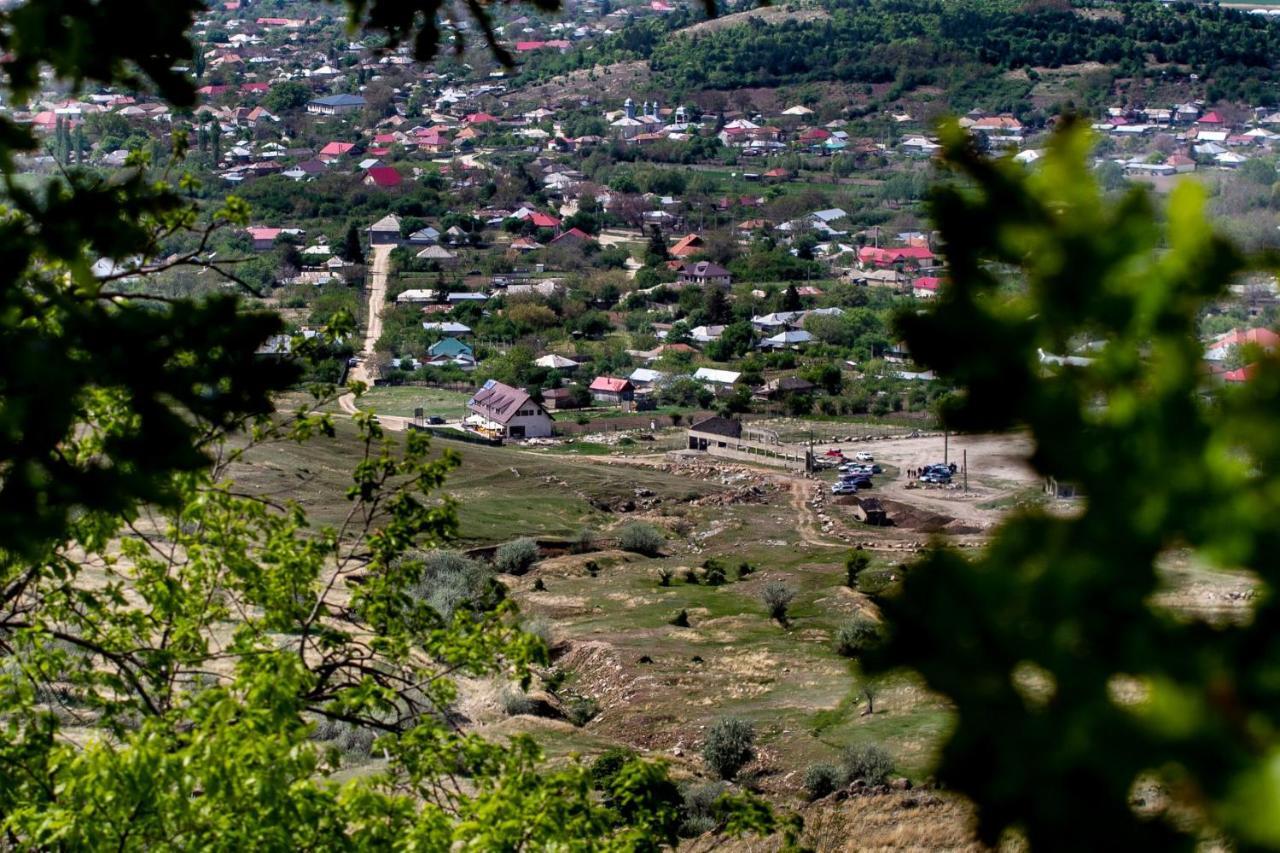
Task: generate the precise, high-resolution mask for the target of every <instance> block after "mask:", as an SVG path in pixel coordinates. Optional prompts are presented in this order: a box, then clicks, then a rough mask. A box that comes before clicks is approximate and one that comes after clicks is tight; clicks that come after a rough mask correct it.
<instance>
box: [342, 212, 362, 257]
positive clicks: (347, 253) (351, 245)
mask: <svg viewBox="0 0 1280 853" xmlns="http://www.w3.org/2000/svg"><path fill="white" fill-rule="evenodd" d="M341 255H342V259H343V260H344V261H346V262H347V263H351V264H362V263H364V247H363V246H362V245H361V244H360V229H359V228H357V227H356V224H355V223H354V222H352V223H349V224H348V225H347V234H346V236H345V237H343V239H342V250H341Z"/></svg>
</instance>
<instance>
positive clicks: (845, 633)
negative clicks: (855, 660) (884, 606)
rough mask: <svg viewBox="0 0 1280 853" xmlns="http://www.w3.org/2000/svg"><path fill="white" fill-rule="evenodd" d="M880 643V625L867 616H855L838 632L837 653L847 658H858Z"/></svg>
mask: <svg viewBox="0 0 1280 853" xmlns="http://www.w3.org/2000/svg"><path fill="white" fill-rule="evenodd" d="M879 642H880V623H878V622H876V621H875V620H873V619H868V618H867V617H866V616H854V617H853V618H852V619H850V620H849V621H848V622H845V623H844V624H843V625H841V626H840V630H838V631H837V632H836V651H837V652H839V653H840V654H842V655H844V656H845V657H847V658H852V657H857V656H858V655H860V654H862V653H863V652H865V651H867V650H868V649H873V648H875V647H876V645H878V644H879Z"/></svg>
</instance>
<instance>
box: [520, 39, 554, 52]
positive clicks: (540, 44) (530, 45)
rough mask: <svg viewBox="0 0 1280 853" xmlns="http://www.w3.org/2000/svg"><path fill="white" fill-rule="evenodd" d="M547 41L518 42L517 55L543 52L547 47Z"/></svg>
mask: <svg viewBox="0 0 1280 853" xmlns="http://www.w3.org/2000/svg"><path fill="white" fill-rule="evenodd" d="M546 46H547V43H546V42H545V41H518V42H516V53H528V52H529V51H532V50H541V49H542V48H544V47H546Z"/></svg>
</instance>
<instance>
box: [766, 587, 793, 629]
mask: <svg viewBox="0 0 1280 853" xmlns="http://www.w3.org/2000/svg"><path fill="white" fill-rule="evenodd" d="M795 597H796V591H795V590H794V589H792V588H791V587H789V586H787V585H786V584H785V583H783V582H782V581H770V582H769V583H767V584H765V587H764V589H763V590H762V591H761V593H760V600H761V601H762V602H764V606H765V607H766V608H768V610H769V618H771V619H777V620H778V622H779V624H782V625H786V624H787V608H789V607H790V606H791V602H792V601H794V600H795Z"/></svg>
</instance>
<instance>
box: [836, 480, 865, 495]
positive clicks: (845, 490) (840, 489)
mask: <svg viewBox="0 0 1280 853" xmlns="http://www.w3.org/2000/svg"><path fill="white" fill-rule="evenodd" d="M857 493H858V487H857V486H855V485H854V484H853V483H836V484H835V485H834V486H832V487H831V494H833V495H856V494H857Z"/></svg>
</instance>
